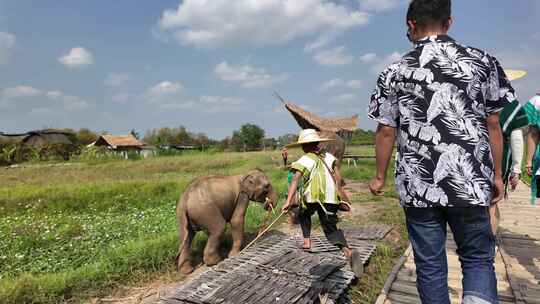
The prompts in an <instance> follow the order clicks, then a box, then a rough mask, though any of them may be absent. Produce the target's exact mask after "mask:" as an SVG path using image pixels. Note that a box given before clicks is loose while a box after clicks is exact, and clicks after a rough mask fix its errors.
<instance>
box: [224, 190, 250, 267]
mask: <svg viewBox="0 0 540 304" xmlns="http://www.w3.org/2000/svg"><path fill="white" fill-rule="evenodd" d="M248 204H249V197H247V196H242V197H239V199H238V201H237V203H236V209H235V210H234V213H233V216H232V218H231V233H232V238H233V246H232V249H231V252H229V257H233V256H236V255H238V253H240V250H241V249H242V243H243V242H244V218H245V216H246V210H247V207H248Z"/></svg>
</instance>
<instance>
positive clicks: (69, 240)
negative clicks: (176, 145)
mask: <svg viewBox="0 0 540 304" xmlns="http://www.w3.org/2000/svg"><path fill="white" fill-rule="evenodd" d="M364 152H366V151H364ZM366 153H369V151H367V152H366ZM292 157H293V158H294V155H292ZM279 163H280V155H279V152H256V153H220V154H206V153H196V154H186V155H183V156H176V157H160V158H153V159H146V160H139V161H124V160H114V161H105V162H90V163H71V164H69V165H66V166H52V167H50V166H36V167H34V166H31V167H27V168H17V169H1V170H0V180H2V184H1V185H0V235H2V236H3V237H2V238H1V239H0V302H2V303H57V302H62V301H69V302H75V303H77V302H81V301H83V300H85V299H88V298H90V297H94V296H101V295H104V294H106V293H108V292H110V291H111V290H112V289H114V288H115V287H117V286H119V285H120V284H121V285H129V284H131V283H133V282H139V281H141V280H144V278H145V277H151V276H156V275H157V276H159V275H160V274H164V273H174V270H173V268H174V261H173V260H174V256H175V254H176V248H177V246H178V243H177V242H178V240H177V232H176V219H175V213H174V209H175V206H176V201H177V199H178V197H179V196H180V194H181V193H182V192H183V190H184V189H185V188H186V186H187V185H188V183H189V182H190V181H191V180H192V179H193V178H195V177H197V176H203V175H209V174H225V175H230V174H241V173H244V172H246V171H248V170H249V169H252V168H255V167H258V168H261V169H263V170H264V171H265V172H266V173H267V175H268V176H269V177H270V179H271V180H272V181H273V183H274V185H275V186H276V188H277V189H278V190H279V192H280V194H281V199H283V198H284V196H285V191H286V172H285V171H283V170H282V169H280V168H279ZM373 168H374V162H373V161H371V160H368V161H362V162H361V163H360V166H359V167H356V168H345V169H344V175H345V176H346V177H347V178H351V179H355V180H360V181H367V180H368V179H369V178H370V177H371V174H372V172H373ZM390 195H392V193H390ZM392 206H393V205H392ZM388 208H391V209H392V210H393V209H399V208H396V207H395V206H394V207H388ZM265 216H266V213H265V212H264V210H263V209H262V207H261V206H257V205H256V204H253V205H252V207H250V208H249V209H248V215H247V217H246V228H247V231H248V232H255V231H256V230H257V228H258V227H259V225H260V224H261V222H262V220H263V218H264V217H265ZM392 218H394V219H395V220H396V221H399V216H398V217H397V218H396V217H392ZM387 219H388V218H387ZM204 241H205V236H204V235H203V234H199V235H198V238H197V240H196V242H195V244H196V245H195V246H196V247H198V248H199V249H198V250H199V251H200V248H202V246H203V244H204ZM382 250H383V251H382V253H381V252H380V251H378V253H377V255H376V257H375V258H376V259H378V257H377V256H379V258H380V255H381V254H383V255H384V254H387V253H385V249H384V248H383V249H382ZM396 254H397V255H399V254H400V253H396ZM393 255H394V254H392V256H389V257H388V258H384V257H383V261H384V263H386V264H389V265H390V266H389V267H391V263H392V259H393V258H394V257H393ZM380 286H382V285H380ZM359 288H361V287H359ZM370 288H371V287H370ZM373 288H376V289H377V291H378V290H380V287H378V288H377V287H376V286H375V287H373ZM359 303H360V302H359Z"/></svg>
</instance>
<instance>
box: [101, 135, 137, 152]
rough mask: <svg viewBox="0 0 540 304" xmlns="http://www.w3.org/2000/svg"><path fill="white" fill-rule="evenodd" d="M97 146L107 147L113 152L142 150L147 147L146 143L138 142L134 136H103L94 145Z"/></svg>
mask: <svg viewBox="0 0 540 304" xmlns="http://www.w3.org/2000/svg"><path fill="white" fill-rule="evenodd" d="M94 145H95V146H98V147H99V146H106V147H109V148H111V149H113V150H116V149H142V148H143V147H145V146H147V145H146V144H145V143H144V142H142V141H140V140H138V139H137V138H135V137H134V136H133V135H121V136H114V135H101V136H100V137H99V138H98V140H97V141H96V142H95V143H94Z"/></svg>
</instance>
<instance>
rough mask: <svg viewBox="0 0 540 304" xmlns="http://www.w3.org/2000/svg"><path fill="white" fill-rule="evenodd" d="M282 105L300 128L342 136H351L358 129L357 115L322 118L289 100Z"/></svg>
mask: <svg viewBox="0 0 540 304" xmlns="http://www.w3.org/2000/svg"><path fill="white" fill-rule="evenodd" d="M283 105H284V106H285V108H286V109H287V110H288V111H289V112H290V113H291V114H292V116H293V117H294V119H295V120H296V122H297V123H298V125H299V126H300V127H301V128H302V129H316V130H319V131H330V132H334V133H336V134H338V135H340V136H341V137H344V138H347V137H350V136H352V133H353V132H354V131H356V130H357V129H358V115H354V116H352V117H349V118H323V117H319V116H317V115H315V114H313V113H311V112H308V111H306V110H304V109H302V108H301V107H299V106H297V105H295V104H294V103H291V102H283Z"/></svg>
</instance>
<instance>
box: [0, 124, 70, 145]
mask: <svg viewBox="0 0 540 304" xmlns="http://www.w3.org/2000/svg"><path fill="white" fill-rule="evenodd" d="M0 135H2V136H5V137H23V139H22V141H21V144H22V146H23V147H27V148H32V149H35V150H41V149H43V148H45V147H47V146H51V145H67V146H73V145H74V143H73V141H72V140H71V139H70V137H72V136H73V133H71V132H67V131H63V130H56V129H44V130H36V131H29V132H26V133H19V134H5V133H1V134H0Z"/></svg>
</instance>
